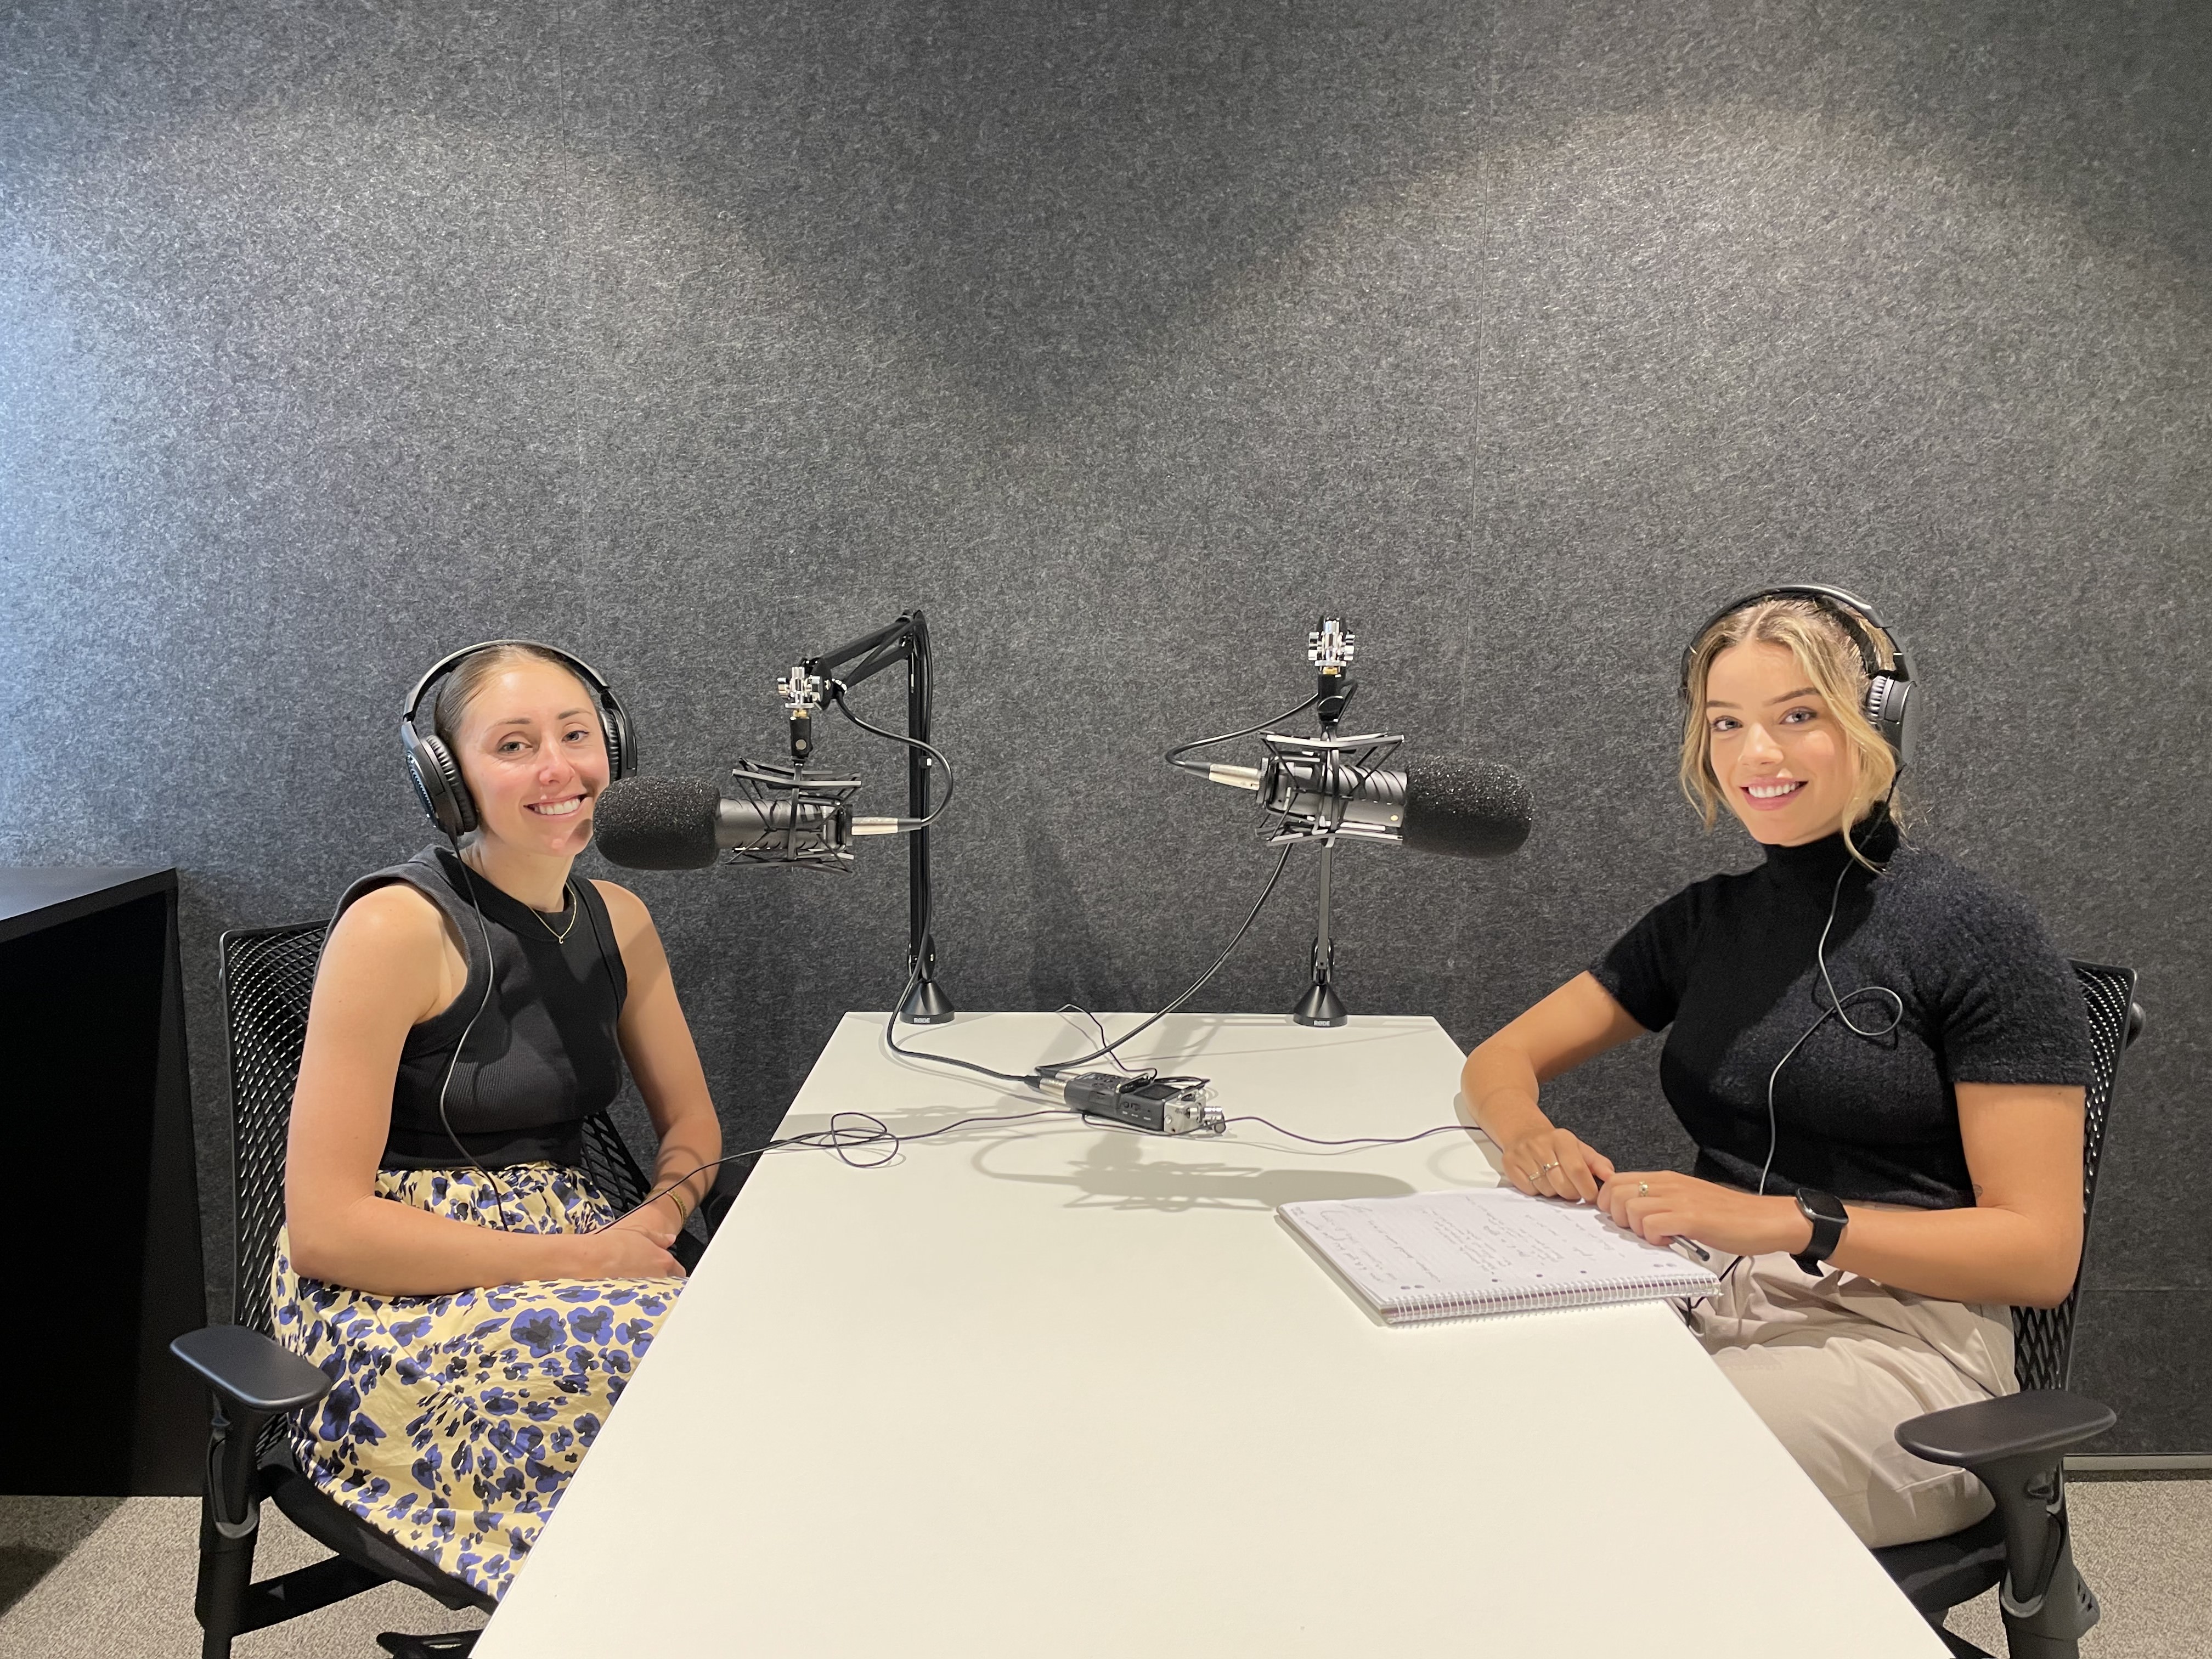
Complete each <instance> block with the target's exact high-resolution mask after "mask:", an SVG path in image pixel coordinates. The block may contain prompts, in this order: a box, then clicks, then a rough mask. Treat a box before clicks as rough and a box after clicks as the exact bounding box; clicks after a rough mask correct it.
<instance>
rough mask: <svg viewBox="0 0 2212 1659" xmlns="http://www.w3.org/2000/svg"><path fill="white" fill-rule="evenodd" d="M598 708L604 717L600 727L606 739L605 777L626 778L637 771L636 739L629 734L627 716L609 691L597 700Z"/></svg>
mask: <svg viewBox="0 0 2212 1659" xmlns="http://www.w3.org/2000/svg"><path fill="white" fill-rule="evenodd" d="M599 708H600V709H601V711H602V712H603V713H604V714H605V716H606V718H605V720H604V721H603V722H602V726H603V729H604V730H605V732H606V738H607V777H608V779H609V780H610V781H612V780H614V779H616V778H626V777H628V776H629V775H631V774H632V773H633V772H635V771H636V770H637V739H636V738H635V736H633V735H632V733H631V732H630V729H629V715H628V714H624V713H623V706H622V705H621V704H620V703H618V702H616V701H615V699H614V694H613V693H612V692H609V693H608V694H607V695H606V696H604V697H602V698H601V699H600V700H599Z"/></svg>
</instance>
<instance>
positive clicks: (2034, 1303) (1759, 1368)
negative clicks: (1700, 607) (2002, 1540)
mask: <svg viewBox="0 0 2212 1659" xmlns="http://www.w3.org/2000/svg"><path fill="white" fill-rule="evenodd" d="M1878 637H1879V638H1886V635H1881V630H1880V628H1879V624H1878V623H1875V621H1874V620H1873V618H1871V617H1869V616H1868V615H1865V614H1863V609H1862V608H1859V607H1856V606H1854V605H1846V604H1844V603H1843V602H1842V600H1841V599H1840V598H1838V597H1835V596H1832V595H1829V594H1825V593H1823V594H1814V593H1808V592H1803V591H1792V590H1787V589H1784V590H1778V591H1777V592H1771V593H1765V594H1760V595H1756V596H1754V597H1753V598H1752V599H1749V600H1747V601H1745V602H1743V603H1741V604H1740V605H1737V606H1736V607H1735V608H1733V609H1731V610H1729V611H1726V612H1724V613H1723V614H1722V615H1721V616H1720V617H1717V619H1716V620H1715V621H1714V622H1713V623H1711V624H1709V625H1708V627H1707V628H1706V629H1705V630H1704V631H1703V632H1702V633H1701V634H1700V635H1699V638H1698V640H1697V641H1695V642H1694V643H1693V645H1692V651H1691V653H1690V656H1689V658H1688V659H1687V660H1688V666H1687V671H1686V675H1685V688H1684V689H1685V692H1686V698H1687V704H1688V708H1687V725H1686V730H1685V732H1684V735H1683V743H1682V755H1681V768H1680V771H1681V780H1682V785H1683V787H1684V790H1685V792H1686V793H1687V794H1688V795H1689V796H1690V798H1691V799H1692V803H1693V804H1695V805H1698V806H1699V809H1700V810H1701V811H1702V812H1703V814H1704V816H1705V822H1706V823H1707V824H1708V825H1709V826H1710V825H1711V823H1712V822H1713V821H1714V819H1715V817H1716V816H1717V809H1718V808H1719V806H1720V805H1722V804H1723V803H1725V804H1726V805H1727V806H1728V808H1729V811H1731V812H1732V813H1733V814H1734V815H1735V817H1736V819H1737V821H1738V822H1739V823H1741V824H1742V825H1743V827H1744V828H1745V829H1747V831H1749V832H1750V835H1751V836H1752V838H1753V840H1754V841H1756V842H1759V843H1760V844H1761V846H1762V847H1763V848H1764V849H1765V862H1764V863H1763V864H1762V865H1760V866H1758V867H1756V868H1754V869H1752V870H1750V871H1748V872H1745V873H1742V874H1740V875H1723V876H1715V877H1712V878H1709V879H1707V880H1705V881H1701V882H1699V883H1696V884H1693V885H1692V886H1690V887H1686V888H1685V889H1684V890H1682V891H1680V892H1679V893H1677V894H1676V895H1675V896H1674V897H1672V898H1670V899H1668V900H1667V901H1666V902H1664V903H1662V904H1661V905H1660V906H1658V908H1656V909H1654V910H1652V911H1651V912H1650V914H1648V915H1645V916H1644V918H1643V920H1641V921H1638V922H1637V923H1636V925H1635V926H1634V927H1631V928H1630V929H1629V930H1628V932H1627V933H1626V934H1625V935H1624V936H1623V937H1622V938H1621V939H1620V941H1619V942H1618V943H1616V944H1615V945H1613V948H1612V949H1611V950H1609V951H1607V952H1606V954H1605V955H1604V956H1603V957H1601V958H1600V959H1599V960H1598V961H1597V963H1595V965H1593V966H1592V967H1591V969H1589V971H1588V972H1585V973H1582V974H1578V975H1576V976H1575V977H1574V978H1573V979H1571V980H1570V981H1568V982H1567V983H1566V984H1565V985H1563V986H1561V987H1559V989H1558V990H1556V991H1554V992H1553V993H1552V994H1550V995H1549V996H1547V997H1546V998H1545V999H1544V1000H1542V1001H1541V1002H1539V1003H1538V1004H1537V1005H1536V1006H1534V1007H1533V1008H1531V1009H1529V1010H1528V1012H1526V1013H1523V1014H1522V1015H1521V1016H1520V1017H1519V1018H1516V1019H1515V1020H1513V1021H1512V1023H1511V1024H1508V1025H1507V1026H1506V1027H1505V1028H1504V1030H1500V1031H1499V1032H1498V1034H1497V1035H1496V1036H1492V1037H1491V1038H1490V1039H1489V1040H1488V1041H1486V1042H1484V1043H1482V1044H1481V1045H1480V1046H1479V1047H1478V1048H1476V1049H1475V1050H1474V1053H1473V1054H1470V1055H1469V1056H1468V1061H1467V1066H1466V1070H1465V1073H1464V1077H1463V1085H1464V1089H1465V1093H1466V1097H1467V1099H1468V1103H1469V1104H1470V1106H1471V1107H1472V1109H1473V1110H1474V1115H1475V1118H1476V1121H1478V1122H1479V1123H1480V1125H1481V1127H1482V1128H1483V1129H1484V1131H1485V1132H1486V1133H1487V1134H1488V1135H1489V1136H1490V1138H1491V1139H1492V1140H1493V1141H1494V1142H1495V1143H1496V1144H1497V1146H1498V1147H1499V1149H1500V1150H1501V1152H1503V1154H1504V1174H1505V1176H1506V1178H1507V1179H1508V1180H1510V1182H1512V1183H1513V1185H1514V1186H1515V1187H1516V1188H1519V1189H1520V1190H1521V1191H1522V1192H1524V1193H1530V1194H1546V1195H1549V1196H1552V1197H1555V1198H1559V1199H1565V1200H1577V1201H1581V1202H1584V1203H1592V1204H1595V1205H1598V1206H1601V1207H1602V1208H1603V1209H1604V1210H1605V1211H1606V1212H1607V1213H1608V1214H1609V1215H1610V1216H1611V1217H1612V1218H1613V1219H1614V1220H1615V1221H1617V1222H1619V1223H1620V1225H1623V1226H1625V1227H1628V1228H1632V1229H1633V1230H1634V1231H1636V1232H1638V1233H1639V1234H1641V1235H1642V1236H1643V1237H1645V1238H1648V1239H1650V1240H1653V1241H1655V1242H1663V1241H1667V1240H1671V1239H1675V1238H1683V1239H1688V1240H1692V1241H1694V1242H1695V1243H1698V1244H1699V1245H1701V1246H1703V1247H1705V1249H1706V1250H1707V1251H1708V1252H1709V1253H1711V1254H1713V1255H1715V1256H1716V1257H1717V1260H1716V1261H1715V1265H1716V1267H1720V1268H1722V1269H1723V1281H1722V1285H1721V1288H1720V1291H1719V1294H1717V1296H1715V1297H1712V1298H1711V1300H1709V1301H1706V1302H1703V1303H1699V1304H1694V1305H1693V1306H1692V1310H1691V1312H1690V1315H1689V1318H1690V1322H1691V1326H1692V1329H1693V1330H1694V1331H1695V1333H1696V1334H1697V1336H1698V1338H1699V1340H1700V1341H1701V1342H1702V1343H1703V1344H1704V1345H1705V1347H1706V1349H1707V1350H1708V1351H1709V1352H1711V1354H1712V1356H1713V1358H1714V1359H1715V1360H1716V1362H1717V1364H1719V1365H1720V1366H1721V1368H1722V1370H1723V1372H1724V1373H1725V1374H1726V1375H1727V1376H1728V1378H1729V1381H1730V1382H1731V1383H1734V1384H1735V1386H1736V1388H1737V1389H1739V1390H1740V1391H1741V1393H1742V1395H1744V1397H1745V1399H1746V1400H1747V1401H1749V1403H1750V1404H1751V1405H1752V1407H1753V1409H1755V1410H1756V1411H1757V1412H1758V1413H1759V1415H1760V1416H1761V1417H1762V1418H1763V1419H1765V1422H1766V1424H1767V1425H1768V1426H1769V1427H1770V1428H1771V1429H1772V1430H1773V1431H1775V1433H1776V1435H1777V1436H1778V1437H1779V1438H1780V1439H1781V1440H1782V1442H1783V1443H1784V1445H1785V1446H1786V1447H1788V1449H1790V1453H1791V1455H1793V1456H1795V1457H1796V1460H1797V1462H1799V1464H1800V1465H1801V1466H1802V1468H1804V1470H1805V1471H1806V1473H1807V1474H1809V1475H1810V1476H1811V1477H1812V1478H1813V1480H1814V1482H1815V1483H1816V1484H1817V1485H1818V1486H1820V1489H1821V1490H1822V1492H1825V1493H1826V1495H1827V1497H1828V1498H1829V1500H1830V1501H1831V1502H1832V1503H1833V1504H1835V1506H1836V1508H1837V1510H1838V1511H1839V1512H1840V1513H1841V1514H1842V1516H1844V1519H1845V1520H1846V1521H1847V1522H1850V1525H1851V1527H1852V1528H1853V1530H1854V1531H1856V1532H1857V1534H1858V1535H1859V1537H1860V1538H1861V1539H1863V1541H1865V1542H1867V1543H1868V1544H1869V1545H1875V1546H1879V1545H1887V1544H1899V1543H1905V1542H1909V1541H1913V1540H1916V1539H1922V1538H1932V1537H1938V1536H1941V1535H1942V1534H1946V1533H1949V1532H1952V1531H1954V1530H1956V1529H1957V1528H1960V1527H1963V1526H1967V1525H1970V1524H1972V1522H1975V1521H1977V1520H1978V1519H1979V1518H1980V1517H1981V1516H1984V1515H1985V1514H1987V1513H1988V1512H1989V1510H1990V1498H1989V1496H1988V1493H1987V1492H1985V1491H1984V1489H1983V1487H1982V1486H1981V1485H1980V1483H1979V1482H1978V1481H1977V1480H1974V1479H1973V1477H1972V1475H1970V1474H1966V1473H1965V1472H1964V1471H1962V1470H1958V1469H1952V1468H1943V1467H1940V1466H1937V1465H1936V1464H1932V1463H1928V1462H1923V1461H1922V1460H1920V1459H1918V1458H1916V1457H1913V1456H1911V1455H1910V1454H1908V1453H1907V1452H1905V1450H1904V1449H1902V1448H1901V1447H1899V1445H1898V1444H1897V1443H1896V1442H1895V1439H1894V1437H1893V1431H1894V1429H1895V1427H1896V1425H1898V1424H1899V1423H1900V1422H1902V1421H1904V1420H1905V1419H1907V1418H1911V1417H1916V1416H1918V1415H1919V1414H1921V1413H1923V1412H1929V1411H1936V1410H1940V1409H1942V1408H1943V1407H1948V1406H1957V1405H1963V1404H1966V1403H1967V1402H1969V1401H1976V1400H1982V1399H1986V1398H1988V1397H1990V1395H1998V1394H2005V1393H2009V1392H2011V1391H2012V1390H2013V1389H2014V1388H2015V1386H2016V1384H2015V1381H2014V1376H2013V1336H2012V1325H2011V1319H2010V1315H2009V1313H2008V1306H2010V1305H2013V1304H2019V1305H2025V1306H2031V1307H2051V1306H2055V1305H2057V1304H2058V1303H2060V1302H2063V1300H2064V1299H2065V1298H2066V1296H2067V1294H2068V1292H2069V1291H2070V1290H2071V1288H2072V1286H2073V1284H2074V1277H2075V1269H2076V1267H2077V1265H2078V1263H2079V1261H2080V1259H2081V1133H2082V1109H2083V1097H2084V1088H2085V1085H2087V1082H2088V1081H2089V1079H2090V1075H2091V1061H2090V1052H2089V1043H2088V1032H2087V1023H2086V1020H2085V1018H2084V1015H2083V1012H2082V1009H2081V998H2080V994H2079V993H2078V991H2077V990H2076V988H2075V981H2074V976H2073V975H2072V973H2071V972H2070V971H2069V969H2068V967H2067V965H2066V963H2065V962H2064V961H2063V959H2062V958H2061V957H2059V956H2058V954H2057V952H2056V951H2054V950H2053V949H2052V948H2051V945H2050V943H2049V941H2048V940H2047V939H2045V936H2044V933H2043V932H2042V929H2041V928H2040V927H2039V925H2038V924H2037V922H2036V920H2035V917H2034V915H2033V914H2032V913H2031V912H2030V911H2029V909H2028V908H2027V906H2026V905H2025V904H2024V903H2022V902H2021V901H2020V900H2019V899H2017V898H2015V897H2014V896H2012V895H2011V894H2009V893H2008V892H2006V891H2004V890H2002V889H2001V888H1998V887H1996V885H1994V884H1991V883H1990V882H1987V881H1984V880H1983V879H1982V878H1978V877H1977V876H1975V875H1973V874H1972V873H1971V872H1968V871H1966V870H1965V869H1962V868H1961V867H1960V866H1958V865H1956V864H1954V863H1953V862H1951V861H1950V860H1948V859H1945V858H1942V857H1941V856H1939V855H1937V854H1933V853H1929V852H1926V851H1923V850H1922V849H1920V848H1916V847H1913V846H1911V845H1910V844H1909V843H1906V842H1903V841H1902V840H1901V838H1900V836H1899V831H1898V826H1897V823H1896V821H1895V818H1894V817H1893V813H1892V811H1890V805H1891V803H1892V799H1893V791H1894V787H1895V783H1896V777H1897V770H1898V764H1899V755H1898V752H1897V750H1896V749H1895V748H1894V747H1893V738H1889V737H1886V736H1885V735H1884V733H1883V732H1881V731H1879V730H1877V728H1876V726H1875V724H1874V722H1873V720H1870V719H1869V714H1868V712H1867V710H1868V692H1869V678H1870V677H1869V672H1868V667H1867V665H1868V661H1869V649H1868V648H1867V647H1868V646H1869V641H1872V640H1875V639H1876V638H1878ZM1656 1030H1666V1031H1667V1033H1668V1036H1667V1043H1666V1047H1665V1049H1664V1050H1663V1052H1662V1055H1661V1061H1660V1079H1661V1085H1662V1088H1663V1089H1664V1091H1665V1092H1666V1096H1667V1098H1668V1103H1669V1104H1671V1105H1672V1106H1673V1108H1674V1112H1675V1114H1676V1115H1677V1116H1678V1117H1679V1118H1680V1120H1681V1122H1682V1124H1683V1127H1685V1128H1686V1129H1687V1130H1688V1131H1689V1133H1690V1135H1691V1137H1692V1139H1693V1140H1694V1141H1695V1142H1696V1143H1697V1147H1698V1158H1697V1164H1696V1167H1695V1170H1694V1172H1693V1173H1692V1174H1689V1175H1682V1174H1679V1173H1677V1172H1675V1171H1673V1170H1620V1169H1616V1168H1615V1167H1614V1165H1613V1163H1612V1162H1611V1160H1609V1159H1607V1158H1606V1157H1605V1156H1604V1155H1603V1154H1602V1153H1601V1152H1598V1151H1597V1150H1596V1149H1595V1147H1592V1146H1589V1145H1588V1144H1587V1143H1585V1142H1584V1141H1583V1139H1580V1138H1579V1137H1578V1136H1577V1135H1575V1134H1574V1133H1571V1131H1569V1130H1567V1129H1565V1128H1562V1127H1559V1126H1557V1125H1555V1124H1554V1123H1553V1121H1551V1119H1550V1118H1549V1117H1547V1115H1545V1113H1544V1112H1543V1110H1542V1109H1541V1107H1540V1106H1539V1104H1538V1100H1539V1095H1540V1090H1541V1085H1543V1084H1545V1083H1547V1082H1549V1081H1550V1080H1551V1079H1553V1078H1555V1077H1557V1076H1559V1074H1561V1073H1564V1072H1566V1071H1568V1070H1570V1069H1571V1068H1572V1067H1574V1066H1578V1065H1580V1064H1582V1063H1583V1061H1584V1060H1589V1059H1591V1058H1592V1057H1594V1056H1595V1055H1597V1054H1602V1053H1604V1052H1605V1051H1606V1050H1607V1049H1608V1048H1614V1047H1616V1046H1618V1045H1619V1044H1620V1043H1623V1042H1628V1041H1630V1040H1631V1039H1632V1038H1634V1037H1638V1036H1642V1035H1643V1034H1644V1032H1646V1031H1656Z"/></svg>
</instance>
